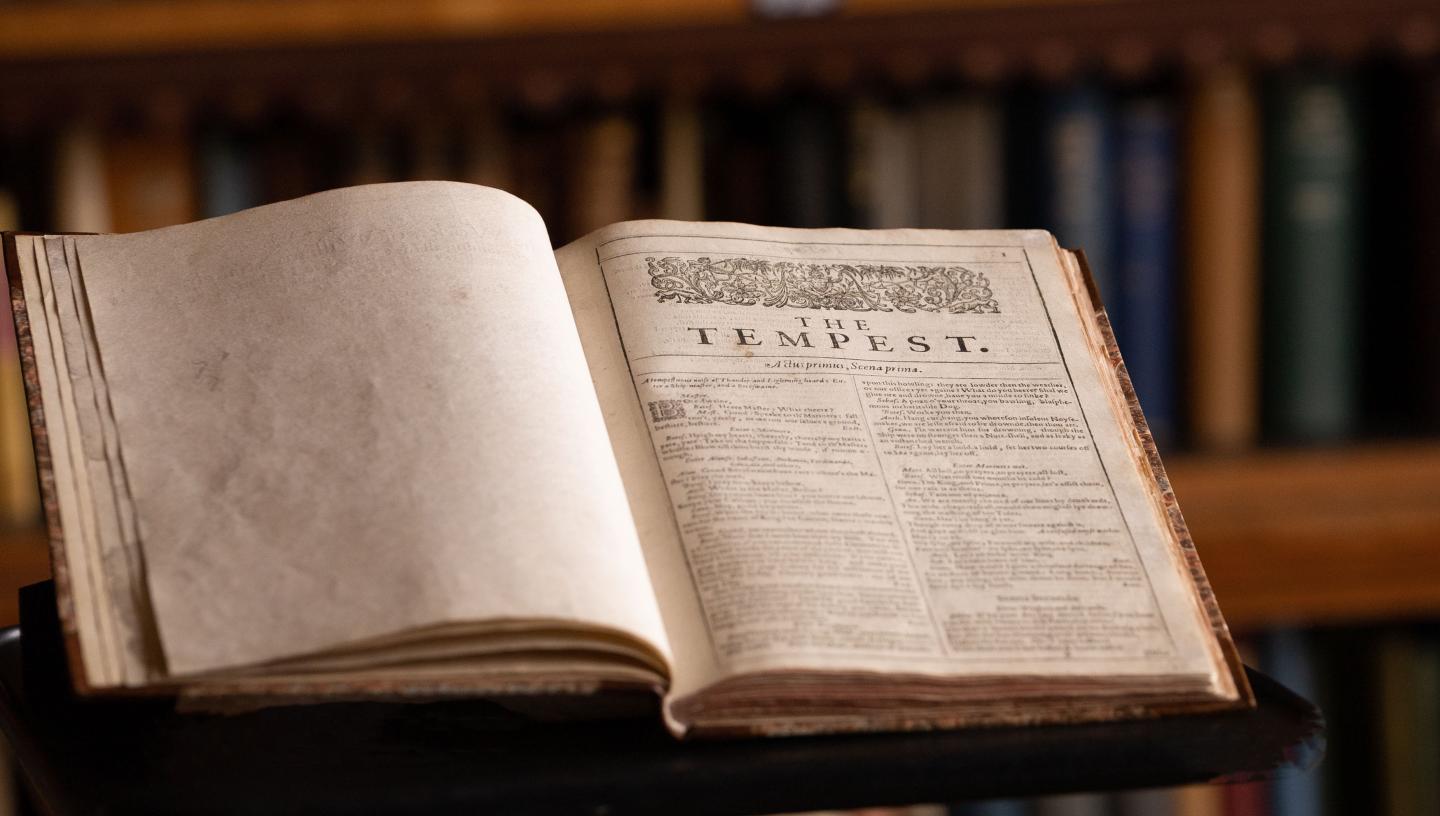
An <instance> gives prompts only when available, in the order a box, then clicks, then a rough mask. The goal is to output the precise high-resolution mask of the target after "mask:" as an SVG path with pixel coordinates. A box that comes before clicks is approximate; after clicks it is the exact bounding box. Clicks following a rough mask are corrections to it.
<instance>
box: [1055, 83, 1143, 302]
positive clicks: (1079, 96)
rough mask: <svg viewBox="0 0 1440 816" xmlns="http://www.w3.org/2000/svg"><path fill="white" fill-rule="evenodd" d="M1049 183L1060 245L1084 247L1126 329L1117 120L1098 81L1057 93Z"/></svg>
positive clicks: (1098, 282) (1102, 289)
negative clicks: (1120, 273) (1116, 161)
mask: <svg viewBox="0 0 1440 816" xmlns="http://www.w3.org/2000/svg"><path fill="white" fill-rule="evenodd" d="M1045 142H1046V143H1045V156H1046V159H1047V166H1048V175H1049V178H1050V184H1049V191H1050V194H1049V214H1048V222H1047V223H1046V224H1045V225H1044V226H1047V227H1049V228H1050V229H1051V230H1052V231H1053V232H1054V233H1055V236H1056V238H1057V239H1058V240H1059V241H1060V245H1061V246H1064V247H1068V248H1071V249H1082V250H1084V252H1085V257H1086V259H1087V260H1088V261H1089V263H1090V270H1091V273H1092V274H1093V276H1094V278H1095V285H1096V286H1097V287H1098V288H1099V290H1100V297H1101V299H1102V300H1103V301H1104V302H1105V304H1106V307H1107V310H1108V311H1109V313H1110V322H1111V324H1112V325H1114V326H1115V328H1116V330H1117V331H1121V330H1122V328H1121V327H1122V326H1123V325H1124V322H1125V315H1124V314H1123V313H1121V312H1120V311H1119V309H1118V306H1119V305H1120V303H1121V301H1120V299H1119V297H1118V291H1117V288H1118V284H1119V279H1118V277H1117V273H1116V261H1117V257H1118V256H1117V253H1116V251H1115V237H1116V225H1115V215H1116V200H1117V198H1116V183H1115V174H1114V161H1113V157H1114V153H1115V139H1114V123H1113V121H1112V112H1111V104H1110V100H1109V98H1108V96H1107V94H1106V93H1105V92H1104V91H1103V90H1102V89H1101V88H1099V87H1098V86H1096V85H1094V84H1088V83H1086V84H1079V85H1074V86H1070V87H1067V88H1061V89H1058V90H1056V91H1054V92H1053V93H1052V96H1051V97H1050V102H1049V121H1048V124H1047V128H1046V133H1045Z"/></svg>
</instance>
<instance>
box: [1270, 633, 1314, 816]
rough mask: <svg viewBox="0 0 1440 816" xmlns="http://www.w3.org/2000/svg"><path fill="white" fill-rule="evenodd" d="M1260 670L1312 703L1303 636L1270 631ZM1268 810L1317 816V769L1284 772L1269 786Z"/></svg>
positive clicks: (1310, 662) (1309, 652)
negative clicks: (1263, 670)
mask: <svg viewBox="0 0 1440 816" xmlns="http://www.w3.org/2000/svg"><path fill="white" fill-rule="evenodd" d="M1264 654H1265V661H1264V664H1263V665H1264V668H1265V671H1266V672H1267V673H1268V674H1269V675H1270V676H1271V677H1273V678H1275V679H1276V680H1279V681H1280V682H1281V683H1283V684H1284V685H1285V686H1286V687H1287V688H1289V689H1290V690H1291V691H1294V692H1295V693H1296V694H1299V695H1301V696H1302V697H1305V698H1307V699H1311V700H1313V699H1315V696H1316V693H1317V691H1318V688H1317V686H1316V678H1315V674H1316V666H1315V655H1314V652H1313V649H1312V648H1311V645H1310V640H1309V637H1308V635H1307V633H1306V632H1305V631H1303V630H1301V629H1297V628H1292V627H1285V628H1280V629H1274V630H1271V631H1270V632H1269V633H1268V634H1267V636H1266V639H1265V643H1264ZM1270 797H1271V804H1272V810H1273V812H1274V814H1275V816H1319V814H1320V813H1321V812H1322V806H1323V800H1324V791H1323V788H1322V785H1321V769H1319V768H1316V769H1312V770H1310V771H1305V772H1300V771H1286V772H1284V773H1283V774H1282V775H1280V776H1278V777H1277V778H1276V779H1275V781H1274V782H1273V783H1272V785H1271V791H1270Z"/></svg>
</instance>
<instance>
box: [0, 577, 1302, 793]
mask: <svg viewBox="0 0 1440 816" xmlns="http://www.w3.org/2000/svg"><path fill="white" fill-rule="evenodd" d="M54 603H55V601H54V590H53V586H52V585H51V584H49V583H45V584H36V585H34V586H31V587H27V588H26V589H25V590H23V591H22V597H21V614H22V618H21V620H22V627H23V635H22V630H21V629H16V628H11V629H6V630H0V731H3V732H4V734H5V735H6V736H7V737H8V738H9V740H10V741H11V742H12V743H13V745H14V747H15V755H16V757H17V758H18V760H19V762H20V767H21V770H22V775H23V776H24V778H25V779H26V780H27V781H28V782H29V784H30V785H31V787H32V789H33V790H34V792H35V795H36V798H37V799H38V800H39V801H40V803H41V804H42V805H43V806H45V807H47V808H48V809H50V810H51V811H52V812H54V813H93V812H100V811H104V812H107V813H159V812H166V813H170V812H207V813H270V812H275V811H277V810H284V811H296V812H304V813H330V812H340V811H345V812H364V813H411V812H414V813H448V812H463V813H477V812H484V813H489V812H504V813H510V812H524V813H560V812H565V813H574V812H590V813H650V812H653V813H675V812H684V813H715V814H721V813H765V812H779V811H800V810H814V809H829V808H849V807H861V806H869V805H893V804H908V803H921V802H957V801H963V800H971V799H986V798H991V797H1001V796H1006V797H1008V796H1032V795H1044V794H1051V793H1063V792H1070V791H1096V790H1117V789H1125V788H1143V787H1158V786H1167V785H1179V784H1186V783H1194V782H1205V781H1215V782H1223V781H1244V780H1253V779H1258V778H1265V777H1267V776H1271V775H1274V774H1276V773H1287V772H1295V771H1297V770H1300V769H1305V768H1308V767H1310V766H1313V765H1314V764H1315V763H1316V762H1318V761H1319V758H1320V756H1321V754H1322V753H1323V750H1324V722H1323V719H1322V717H1321V715H1320V712H1319V711H1318V710H1317V709H1316V708H1315V707H1314V706H1313V705H1312V704H1310V703H1309V702H1307V701H1305V700H1303V699H1301V698H1299V697H1297V696H1296V695H1294V694H1293V693H1291V692H1290V691H1288V690H1286V689H1285V688H1284V687H1282V686H1280V685H1279V684H1277V683H1275V682H1274V681H1273V680H1270V679H1269V678H1267V677H1265V676H1264V675H1261V674H1259V673H1256V672H1253V671H1252V672H1250V682H1251V684H1252V685H1253V686H1254V689H1255V693H1256V696H1257V697H1258V699H1259V705H1258V707H1257V708H1256V709H1255V710H1254V711H1247V712H1242V713H1227V714H1223V715H1206V716H1193V717H1172V718H1162V719H1156V720H1145V721H1132V722H1124V723H1105V724H1094V725H1074V726H1049V727H1036V728H993V729H977V730H969V731H946V732H931V733H908V734H870V735H855V736H838V737H807V738H786V739H754V740H736V741H715V742H703V741H701V742H678V741H676V740H675V739H673V738H672V737H671V736H670V735H669V734H668V733H666V732H665V730H664V729H663V728H662V727H661V725H660V721H659V719H658V716H657V715H656V713H655V712H654V711H648V712H645V716H643V717H635V718H623V719H612V720H604V721H590V722H564V723H547V722H538V721H535V720H533V719H530V718H527V717H523V716H521V715H518V714H516V713H514V712H513V711H511V710H508V709H506V708H504V707H501V706H499V705H496V704H494V703H488V702H483V701H457V702H443V703H424V704H387V703H331V704H323V705H311V706H298V707H292V708H281V709H269V710H264V711H257V712H252V713H248V714H241V715H233V716H218V715H201V714H178V713H176V712H175V710H174V707H173V705H172V704H171V703H169V702H167V701H163V700H159V701H157V700H144V701H116V700H111V701H81V700H77V699H76V698H75V697H74V696H73V695H72V694H71V693H70V691H69V689H70V682H69V678H68V677H67V676H66V673H65V665H64V660H63V656H62V655H61V653H60V651H59V643H60V641H59V632H58V623H57V621H56V618H55V606H54Z"/></svg>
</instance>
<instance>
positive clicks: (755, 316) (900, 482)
mask: <svg viewBox="0 0 1440 816" xmlns="http://www.w3.org/2000/svg"><path fill="white" fill-rule="evenodd" d="M559 257H560V259H561V266H562V272H563V274H564V275H565V278H566V285H567V288H568V289H569V290H570V293H571V298H572V305H573V308H575V311H576V315H577V320H578V321H579V322H580V326H581V331H582V335H584V337H585V345H586V350H587V353H588V354H589V355H590V364H591V370H592V376H594V377H595V378H596V381H597V388H598V389H599V393H600V395H601V401H602V404H603V405H604V408H605V411H606V416H607V419H608V420H609V422H610V432H611V435H612V438H613V439H614V444H615V447H616V449H617V451H619V452H620V455H621V465H622V472H624V475H625V477H626V482H627V487H628V488H629V489H630V491H631V501H632V505H634V506H635V513H636V517H637V524H638V526H639V527H640V530H641V535H642V541H643V543H644V545H645V547H646V554H647V559H648V560H649V562H650V564H651V572H652V581H653V582H654V583H655V584H656V587H657V592H658V593H660V595H661V599H662V600H661V603H662V609H663V610H664V612H665V614H666V624H667V627H668V628H669V629H670V632H671V640H672V642H673V643H675V645H676V650H677V661H678V662H679V664H680V665H679V667H678V668H677V674H678V675H680V676H677V681H676V683H677V689H676V693H677V694H684V693H685V692H686V687H691V686H695V685H698V684H700V683H701V682H703V680H701V679H700V677H701V675H707V676H711V677H713V676H716V675H729V674H735V673H740V672H746V671H753V670H765V669H778V668H783V669H847V670H860V671H864V670H883V671H913V672H917V673H940V674H947V675H954V674H1006V675H1016V674H1030V675H1047V674H1062V675H1070V676H1074V675H1091V674H1093V675H1150V674H1172V673H1174V674H1187V675H1192V676H1194V675H1199V676H1204V675H1212V674H1213V673H1214V670H1215V667H1216V665H1217V660H1216V658H1215V652H1214V651H1213V649H1214V646H1213V638H1212V636H1211V634H1210V632H1209V630H1208V628H1207V626H1206V625H1205V623H1204V622H1203V620H1202V617H1201V612H1200V609H1199V606H1198V604H1197V602H1196V600H1195V598H1194V593H1193V591H1192V587H1191V586H1190V585H1189V584H1188V579H1187V578H1186V577H1184V576H1183V575H1182V573H1181V571H1180V567H1179V564H1178V561H1177V560H1176V558H1175V557H1174V553H1173V546H1172V544H1171V537H1170V535H1169V533H1168V532H1167V529H1166V527H1165V526H1164V523H1163V519H1162V517H1161V515H1160V513H1159V511H1158V509H1157V507H1156V506H1155V504H1154V503H1153V502H1152V499H1151V496H1150V494H1149V493H1148V492H1147V485H1146V483H1145V477H1144V476H1142V471H1141V470H1140V468H1139V466H1138V465H1137V464H1136V463H1135V462H1134V461H1133V459H1132V457H1131V455H1130V452H1129V449H1128V447H1127V444H1126V440H1125V438H1124V437H1123V435H1122V434H1123V433H1124V431H1122V428H1126V427H1128V426H1126V425H1122V423H1121V419H1120V418H1119V417H1118V416H1117V414H1116V413H1115V408H1114V407H1113V406H1112V404H1111V402H1110V400H1109V399H1108V397H1107V393H1106V390H1105V388H1104V387H1103V385H1102V380H1101V371H1100V370H1099V368H1098V367H1097V363H1096V361H1095V358H1094V356H1092V354H1091V353H1090V351H1089V348H1088V347H1087V345H1086V343H1085V339H1084V335H1083V331H1082V327H1081V323H1080V320H1079V312H1078V310H1077V305H1076V303H1075V301H1074V299H1073V297H1072V294H1071V292H1070V290H1069V289H1068V288H1067V286H1066V284H1065V280H1064V278H1063V275H1062V271H1061V268H1060V266H1059V260H1058V258H1059V256H1058V253H1057V249H1056V247H1055V245H1054V242H1053V240H1052V239H1051V237H1050V236H1049V234H1048V233H1043V232H969V233H957V232H942V231H929V230H894V231H884V232H858V231H849V230H783V229H767V228H759V227H749V226H743V225H734V224H709V225H707V224H693V223H680V222H661V221H645V222H630V223H626V224H619V225H615V226H613V227H610V228H607V229H605V230H601V231H600V232H598V233H595V234H593V235H591V236H589V237H588V238H586V239H584V240H582V241H581V242H578V243H577V244H575V245H572V246H571V247H567V248H565V249H563V250H561V252H560V253H559ZM601 291H603V292H604V293H605V298H604V300H605V302H604V305H605V306H608V307H610V313H609V314H601V313H600V312H599V308H600V307H599V306H597V301H599V300H600V296H599V294H597V293H599V292H601ZM607 324H608V325H607ZM625 380H628V382H624V381H625ZM617 383H618V384H617ZM622 386H628V388H626V387H622ZM627 392H628V393H627ZM644 437H648V439H645V438H644ZM647 443H648V445H647ZM632 448H639V449H640V450H643V451H644V455H643V457H642V456H641V455H640V454H637V453H635V452H634V451H633V450H630V449H632ZM627 456H628V457H629V460H628V461H627ZM642 460H643V461H642ZM656 505H658V506H659V507H660V508H663V509H661V510H656ZM647 507H648V508H649V509H648V512H649V513H650V514H651V517H648V518H647V516H646V515H645V514H646V512H647ZM661 514H663V515H664V518H661ZM697 632H698V633H699V634H696V633H697ZM680 633H684V634H680ZM681 642H684V643H685V644H686V647H685V648H686V649H688V650H689V652H690V653H691V654H689V655H688V656H687V655H686V654H684V653H682V647H681V645H680V644H681ZM694 653H700V654H699V655H696V654H694ZM690 666H699V667H701V668H700V669H690V668H687V667H690Z"/></svg>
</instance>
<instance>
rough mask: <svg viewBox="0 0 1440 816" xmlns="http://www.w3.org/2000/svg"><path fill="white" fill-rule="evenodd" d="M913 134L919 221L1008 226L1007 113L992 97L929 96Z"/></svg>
mask: <svg viewBox="0 0 1440 816" xmlns="http://www.w3.org/2000/svg"><path fill="white" fill-rule="evenodd" d="M915 139H916V144H917V148H916V159H917V166H918V172H917V174H916V177H915V178H916V185H917V188H918V196H919V212H918V213H917V215H918V217H919V223H918V224H917V226H921V227H929V228H934V229H999V228H1000V227H1002V226H1004V224H1005V118H1004V111H1003V110H1002V109H1001V107H1000V106H999V105H998V104H997V103H996V102H995V101H994V100H992V99H990V98H988V97H984V96H979V95H971V96H959V97H940V98H936V99H931V100H928V101H926V102H924V103H922V104H920V105H919V106H917V108H916V111H915ZM1067 246H1072V247H1073V246H1077V245H1076V244H1067ZM1079 246H1083V245H1079Z"/></svg>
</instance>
